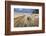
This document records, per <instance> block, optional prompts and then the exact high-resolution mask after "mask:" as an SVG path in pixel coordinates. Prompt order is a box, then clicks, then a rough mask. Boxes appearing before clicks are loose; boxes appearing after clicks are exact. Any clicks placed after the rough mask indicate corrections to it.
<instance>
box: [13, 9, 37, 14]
mask: <svg viewBox="0 0 46 36" xmlns="http://www.w3.org/2000/svg"><path fill="white" fill-rule="evenodd" d="M34 10H36V9H25V8H14V12H18V13H32V12H33V11H34Z"/></svg>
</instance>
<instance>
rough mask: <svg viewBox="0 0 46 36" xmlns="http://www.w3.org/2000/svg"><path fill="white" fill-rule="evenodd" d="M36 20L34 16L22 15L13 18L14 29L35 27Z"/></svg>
mask: <svg viewBox="0 0 46 36" xmlns="http://www.w3.org/2000/svg"><path fill="white" fill-rule="evenodd" d="M36 22H37V24H38V18H36V16H35V15H33V14H32V15H23V16H18V17H16V18H14V27H31V26H37V25H36Z"/></svg>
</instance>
